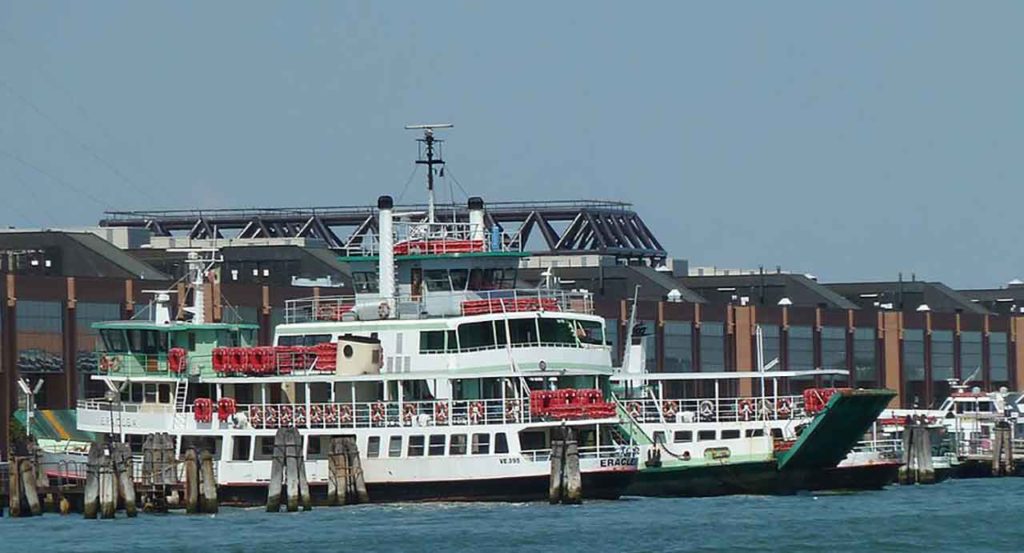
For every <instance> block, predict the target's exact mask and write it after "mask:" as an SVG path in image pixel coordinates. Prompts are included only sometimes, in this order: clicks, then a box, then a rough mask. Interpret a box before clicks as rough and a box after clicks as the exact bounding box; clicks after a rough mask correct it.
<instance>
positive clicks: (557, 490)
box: [548, 439, 565, 505]
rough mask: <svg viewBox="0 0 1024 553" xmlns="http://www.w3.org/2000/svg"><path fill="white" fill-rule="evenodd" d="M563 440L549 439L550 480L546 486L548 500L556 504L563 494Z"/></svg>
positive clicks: (560, 500) (559, 501)
mask: <svg viewBox="0 0 1024 553" xmlns="http://www.w3.org/2000/svg"><path fill="white" fill-rule="evenodd" d="M564 484H565V440H562V439H557V440H551V481H550V483H549V486H548V502H549V503H551V504H552V505H556V504H558V503H561V502H562V497H563V496H564V495H565V488H564Z"/></svg>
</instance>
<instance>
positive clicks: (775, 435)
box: [772, 428, 782, 440]
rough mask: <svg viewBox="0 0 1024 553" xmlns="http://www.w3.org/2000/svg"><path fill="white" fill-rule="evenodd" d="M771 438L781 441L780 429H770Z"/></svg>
mask: <svg viewBox="0 0 1024 553" xmlns="http://www.w3.org/2000/svg"><path fill="white" fill-rule="evenodd" d="M772 438H775V439H776V440H781V439H782V429H781V428H772Z"/></svg>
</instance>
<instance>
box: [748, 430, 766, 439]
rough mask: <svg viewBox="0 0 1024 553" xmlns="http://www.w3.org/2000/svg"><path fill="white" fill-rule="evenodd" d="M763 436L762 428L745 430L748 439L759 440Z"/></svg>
mask: <svg viewBox="0 0 1024 553" xmlns="http://www.w3.org/2000/svg"><path fill="white" fill-rule="evenodd" d="M762 436H764V428H751V429H749V430H747V437H748V438H760V437H762Z"/></svg>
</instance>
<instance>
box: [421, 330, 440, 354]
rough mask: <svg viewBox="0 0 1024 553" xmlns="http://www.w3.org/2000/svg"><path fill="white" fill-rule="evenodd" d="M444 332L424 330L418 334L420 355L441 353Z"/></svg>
mask: <svg viewBox="0 0 1024 553" xmlns="http://www.w3.org/2000/svg"><path fill="white" fill-rule="evenodd" d="M443 352H444V331H443V330H424V331H422V332H420V353H443Z"/></svg>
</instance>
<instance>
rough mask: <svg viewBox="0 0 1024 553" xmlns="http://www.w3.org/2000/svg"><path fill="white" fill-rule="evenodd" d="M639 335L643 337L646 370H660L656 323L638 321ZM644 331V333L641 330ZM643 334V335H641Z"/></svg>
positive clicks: (637, 331)
mask: <svg viewBox="0 0 1024 553" xmlns="http://www.w3.org/2000/svg"><path fill="white" fill-rule="evenodd" d="M636 326H637V330H636V333H637V335H640V336H643V338H641V340H643V344H644V363H645V366H646V367H647V369H646V370H648V371H651V372H654V371H656V370H657V368H658V339H657V336H655V332H654V328H655V325H654V321H637V322H636ZM641 328H642V329H643V330H642V331H641V330H640V329H641ZM640 332H643V334H639V333H640Z"/></svg>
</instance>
